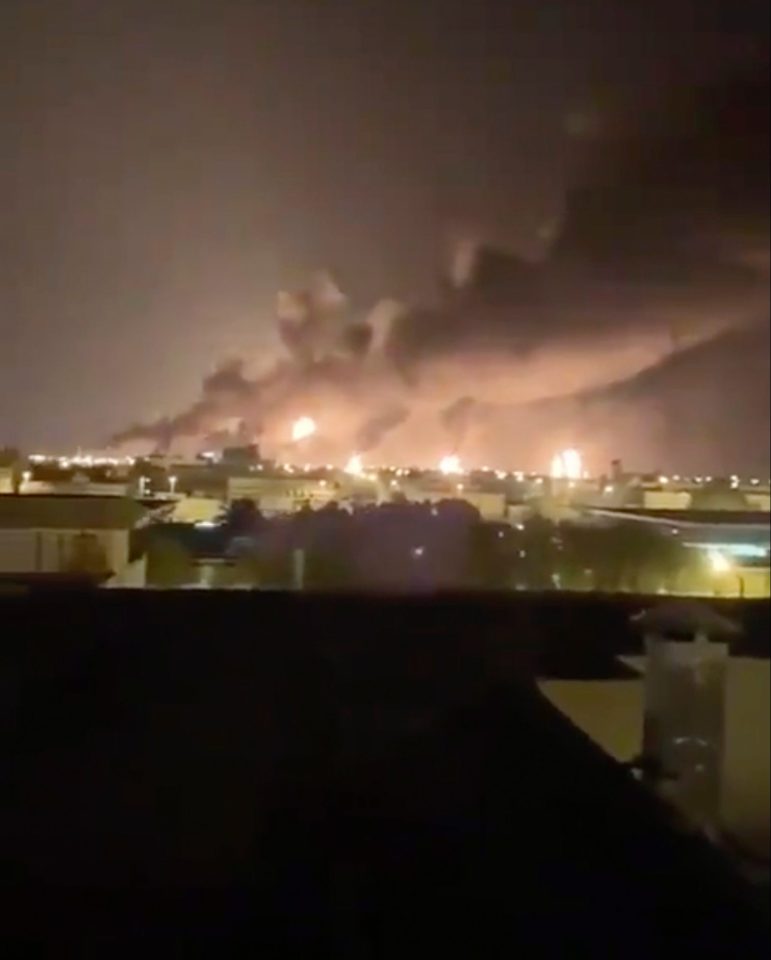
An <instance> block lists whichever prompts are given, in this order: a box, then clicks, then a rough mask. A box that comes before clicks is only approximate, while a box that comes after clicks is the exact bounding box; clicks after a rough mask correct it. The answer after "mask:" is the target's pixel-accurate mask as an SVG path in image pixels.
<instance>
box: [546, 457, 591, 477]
mask: <svg viewBox="0 0 771 960" xmlns="http://www.w3.org/2000/svg"><path fill="white" fill-rule="evenodd" d="M549 473H550V475H551V477H552V479H554V480H573V481H575V480H580V479H581V478H582V477H583V476H584V465H583V460H582V458H581V454H580V453H579V451H578V450H561V451H560V452H559V453H557V454H555V456H554V457H553V458H552V461H551V468H550V470H549Z"/></svg>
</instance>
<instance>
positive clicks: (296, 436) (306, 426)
mask: <svg viewBox="0 0 771 960" xmlns="http://www.w3.org/2000/svg"><path fill="white" fill-rule="evenodd" d="M315 432H316V421H315V420H313V419H311V417H300V418H299V419H298V420H295V422H294V423H293V424H292V440H294V441H295V442H297V441H298V440H305V439H306V438H307V437H312V436H313V434H314V433H315Z"/></svg>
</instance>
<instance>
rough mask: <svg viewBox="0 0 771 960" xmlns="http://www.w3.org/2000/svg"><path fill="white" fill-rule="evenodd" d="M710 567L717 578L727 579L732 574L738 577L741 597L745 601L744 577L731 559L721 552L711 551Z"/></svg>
mask: <svg viewBox="0 0 771 960" xmlns="http://www.w3.org/2000/svg"><path fill="white" fill-rule="evenodd" d="M708 556H709V565H710V567H711V569H712V573H713V574H714V575H715V577H725V576H728V575H729V574H730V573H733V574H735V575H736V580H737V583H738V584H739V597H740V599H742V600H743V599H744V577H743V576H742V575H741V573H739V571H738V570H737V569H736V567H735V566H734V565H733V563H732V562H731V561H730V560H729V558H728V557H727V556H726V555H725V554H724V553H721V552H720V551H719V550H710V551H709V554H708Z"/></svg>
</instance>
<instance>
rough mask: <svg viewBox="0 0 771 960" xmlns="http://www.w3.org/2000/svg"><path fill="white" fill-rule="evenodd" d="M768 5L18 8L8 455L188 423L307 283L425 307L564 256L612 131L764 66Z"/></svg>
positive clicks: (27, 1)
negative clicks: (314, 272)
mask: <svg viewBox="0 0 771 960" xmlns="http://www.w3.org/2000/svg"><path fill="white" fill-rule="evenodd" d="M766 6H767V4H766V3H765V2H762V0H757V2H756V0H726V2H717V0H666V2H664V0H662V2H660V0H645V2H639V3H632V2H630V3H621V2H619V0H574V2H570V0H553V2H544V0H540V2H536V0H533V2H530V0H527V2H525V0H521V2H514V0H509V2H506V0H500V2H494V0H473V2H472V0H466V2H460V0H434V2H422V0H388V2H378V0H355V2H354V0H350V2H343V0H275V2H273V0H264V2H258V0H253V2H247V0H211V2H204V0H152V2H144V0H18V2H17V0H3V2H2V3H1V4H0V123H1V124H2V141H1V142H2V160H1V162H0V176H1V177H2V200H3V203H2V216H1V217H0V325H1V329H2V341H1V342H0V371H1V372H2V377H0V445H2V443H3V442H9V443H16V444H21V445H23V446H24V447H26V448H28V449H29V448H31V447H39V446H46V445H47V446H51V445H54V446H57V447H63V448H69V447H72V446H73V445H75V444H81V445H83V446H84V447H89V446H94V445H97V444H98V443H99V442H100V441H103V440H104V438H105V437H107V436H108V435H109V434H110V433H111V432H112V431H114V430H117V429H119V428H121V427H122V426H125V425H126V424H127V423H131V422H134V421H136V420H138V419H146V418H153V417H155V416H158V415H161V414H163V413H166V412H169V411H173V410H175V409H177V408H180V407H182V406H184V405H185V404H187V403H188V402H189V401H190V400H191V398H192V397H194V396H195V395H196V392H197V391H198V389H199V383H200V378H201V375H202V373H205V372H207V370H210V369H211V367H212V365H213V364H214V363H215V362H216V361H217V360H219V359H220V358H222V357H223V356H225V355H231V354H233V353H241V354H248V355H250V356H251V355H257V356H263V355H264V356H266V357H267V356H269V355H272V354H273V353H274V352H275V351H276V350H277V339H276V334H275V328H274V321H273V316H272V312H273V298H274V295H275V293H276V291H277V290H278V289H279V288H280V287H283V286H286V285H290V286H291V285H296V284H297V283H299V282H301V280H302V278H303V277H304V276H305V274H306V272H307V271H309V270H311V269H314V268H318V267H325V268H329V269H331V270H333V271H334V273H335V275H336V277H337V278H338V280H339V282H340V283H341V285H342V286H343V287H344V289H345V290H346V292H347V293H349V294H350V296H351V297H352V298H353V299H354V300H355V301H361V302H362V303H368V302H372V301H373V300H375V299H377V298H378V297H383V296H394V297H397V298H402V299H405V300H408V301H410V302H421V301H425V302H430V301H431V300H432V298H433V297H435V295H436V288H437V279H438V276H439V272H440V263H441V257H442V251H443V249H444V245H445V244H446V242H447V239H448V237H452V236H457V235H458V234H459V233H463V232H464V231H472V232H473V233H474V235H475V236H479V237H483V238H484V239H485V240H487V241H489V242H490V243H492V244H493V245H496V246H500V247H501V248H503V249H506V250H507V251H508V252H510V253H512V254H515V255H519V256H523V257H528V258H538V257H539V256H542V255H543V254H544V244H545V238H546V237H547V236H549V235H550V233H549V231H550V230H553V229H554V224H555V223H558V222H560V220H561V218H563V216H564V212H565V204H566V196H568V193H569V191H570V189H571V188H572V187H573V186H574V184H575V183H576V182H577V180H579V179H580V177H581V176H582V175H583V174H584V171H585V169H586V167H587V165H588V164H589V163H590V159H589V157H590V154H591V153H592V151H593V149H594V148H595V147H596V143H597V141H598V140H602V139H603V138H605V139H607V140H612V139H613V137H614V134H615V128H614V124H615V123H616V117H617V116H620V115H625V116H626V117H627V118H628V117H629V116H630V115H631V116H635V114H637V116H638V118H639V117H640V116H644V115H645V113H646V111H649V110H651V109H653V107H652V105H654V104H656V103H657V102H659V101H661V100H666V99H667V97H668V96H669V95H670V94H671V93H672V91H676V90H678V89H680V88H681V87H683V86H687V85H689V84H692V83H708V82H719V81H720V79H721V78H722V77H725V76H729V75H731V74H732V72H735V71H737V70H745V69H748V68H749V69H752V67H753V65H754V66H757V67H758V68H759V69H762V68H763V66H764V63H765V59H766V56H767V50H768V13H767V11H766ZM761 135H762V132H761ZM760 199H761V201H762V197H761V198H760ZM751 205H752V204H751V203H750V206H751ZM742 226H743V225H742V224H739V227H740V228H741V227H742ZM732 229H733V227H732ZM733 235H734V234H732V236H733ZM761 259H762V256H761ZM588 312H589V313H591V311H588ZM556 322H558V321H555V323H556ZM588 322H589V324H591V321H588ZM629 322H633V321H629ZM542 332H543V338H544V343H545V344H548V342H549V335H550V331H549V329H548V326H547V327H546V328H545V329H544V330H543V331H542ZM737 363H738V367H739V369H738V371H735V372H736V375H737V376H738V377H739V379H741V378H742V376H744V377H746V376H748V375H750V376H757V377H760V378H763V377H764V376H765V377H767V370H765V371H764V370H763V369H760V370H759V372H756V373H750V374H748V373H747V371H746V369H744V368H742V366H741V363H739V362H737ZM734 366H737V364H735V365H734ZM722 388H723V389H725V388H726V385H725V384H723V385H722ZM736 429H737V431H739V430H744V431H750V432H749V433H746V434H745V435H744V440H743V442H744V443H745V445H746V444H752V443H754V436H753V434H752V432H751V431H752V429H753V427H752V426H750V425H747V424H746V423H744V424H741V425H737V428H736ZM758 430H762V426H759V427H758ZM717 466H721V465H720V464H718V465H717Z"/></svg>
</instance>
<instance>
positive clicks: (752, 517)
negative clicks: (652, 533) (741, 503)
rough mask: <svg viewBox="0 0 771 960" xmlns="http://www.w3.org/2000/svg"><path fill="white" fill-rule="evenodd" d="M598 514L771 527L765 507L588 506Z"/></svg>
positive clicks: (691, 523) (678, 523)
mask: <svg viewBox="0 0 771 960" xmlns="http://www.w3.org/2000/svg"><path fill="white" fill-rule="evenodd" d="M587 510H588V511H589V512H590V513H594V514H597V515H599V516H608V517H617V518H618V519H625V518H626V519H628V520H647V521H649V522H659V523H666V524H673V525H676V526H679V527H686V526H692V527H696V526H699V527H701V526H721V527H731V526H733V527H745V528H746V527H764V528H766V529H768V528H769V527H771V514H769V513H767V512H766V511H762V510H646V509H643V508H642V507H616V508H614V507H587Z"/></svg>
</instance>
